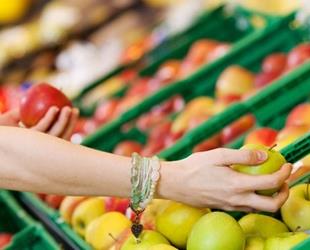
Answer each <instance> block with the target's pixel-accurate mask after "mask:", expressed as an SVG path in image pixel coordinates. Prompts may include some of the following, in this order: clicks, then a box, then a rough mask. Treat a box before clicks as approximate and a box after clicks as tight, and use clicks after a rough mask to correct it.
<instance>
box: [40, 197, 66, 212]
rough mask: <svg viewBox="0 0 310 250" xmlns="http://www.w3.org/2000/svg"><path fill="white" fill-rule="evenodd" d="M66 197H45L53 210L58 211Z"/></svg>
mask: <svg viewBox="0 0 310 250" xmlns="http://www.w3.org/2000/svg"><path fill="white" fill-rule="evenodd" d="M64 198H65V197H64V196H62V195H53V194H48V195H46V197H45V202H46V203H47V204H48V205H49V206H50V207H52V208H55V209H58V208H59V207H60V204H61V202H62V201H63V199H64Z"/></svg>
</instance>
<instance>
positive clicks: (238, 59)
mask: <svg viewBox="0 0 310 250" xmlns="http://www.w3.org/2000/svg"><path fill="white" fill-rule="evenodd" d="M309 27H310V4H309V1H307V0H295V1H290V0H118V1H112V0H89V1H83V0H74V1H73V0H0V83H1V85H0V113H1V114H3V113H5V112H7V111H10V110H12V109H15V108H20V110H21V121H22V123H23V125H24V126H26V127H31V126H33V125H35V124H36V123H37V122H38V120H39V119H40V118H41V117H42V116H43V115H44V114H45V112H46V110H48V108H49V107H50V106H52V105H56V106H58V107H59V108H61V107H64V106H74V107H77V108H79V109H80V113H81V116H80V118H79V120H78V123H77V125H76V127H75V128H74V132H73V134H72V136H71V137H70V141H71V142H72V143H76V144H82V145H86V146H89V147H93V148H95V149H99V150H106V151H110V152H112V153H115V154H118V155H122V156H127V157H130V156H131V155H132V153H134V152H138V153H140V154H141V155H143V156H153V155H155V154H159V156H160V157H162V158H167V159H173V160H175V159H179V158H183V157H186V156H187V155H188V154H191V153H196V152H203V151H207V150H212V149H215V148H218V147H230V148H241V147H244V148H250V149H261V150H264V151H266V152H267V153H268V155H269V159H268V161H267V162H265V163H264V164H261V165H258V166H255V167H249V166H243V165H234V166H232V168H233V169H234V170H235V171H239V172H242V173H244V174H250V175H262V174H271V173H273V172H275V171H277V170H278V169H279V168H280V167H281V165H282V164H283V163H284V162H286V161H292V163H293V164H294V169H293V172H292V174H291V176H290V177H289V179H288V183H289V184H290V196H289V198H288V200H287V202H286V203H285V204H284V205H283V206H282V208H281V209H280V211H275V212H274V213H270V214H265V213H261V212H259V211H256V212H253V213H241V212H239V211H233V212H232V211H230V212H228V211H217V210H213V209H212V210H211V209H209V208H194V207H191V206H188V205H186V204H181V203H178V202H174V201H170V200H159V199H155V200H153V201H152V202H151V203H150V204H149V205H148V206H147V208H146V210H145V211H144V212H143V213H142V215H141V222H142V224H143V226H144V229H145V230H144V231H143V233H142V235H141V243H139V244H137V242H136V240H135V239H134V237H133V235H132V232H131V230H130V226H131V219H133V216H134V215H133V212H132V210H131V209H130V208H129V207H130V206H129V203H130V200H129V199H128V198H124V197H103V196H102V197H82V196H76V197H73V196H60V195H57V194H53V195H52V194H43V193H39V194H31V193H19V192H9V191H5V190H0V208H1V209H0V249H51V250H56V249H85V250H89V249H98V250H99V249H100V250H173V249H181V250H185V249H188V250H206V249H211V250H213V249H214V250H224V249H225V250H230V249H231V250H254V249H255V250H275V249H277V250H286V249H287V250H289V249H294V250H308V249H310V238H309V232H310V217H309V216H310V134H309V133H310V62H309V59H310V33H309V32H310V31H309V30H310V29H309ZM34 153H35V152H34ZM72 168H73V171H74V166H72ZM172 178H173V177H172ZM90 181H91V180H90ZM278 188H279V187H277V188H275V189H272V190H263V191H258V193H259V194H261V195H265V196H271V195H273V194H274V193H276V192H277V191H278ZM267 198H268V197H266V199H267ZM294 247H295V248H294Z"/></svg>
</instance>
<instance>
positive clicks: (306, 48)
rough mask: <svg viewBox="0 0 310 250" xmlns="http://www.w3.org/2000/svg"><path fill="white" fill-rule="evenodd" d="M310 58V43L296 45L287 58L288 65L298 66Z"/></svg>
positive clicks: (290, 66)
mask: <svg viewBox="0 0 310 250" xmlns="http://www.w3.org/2000/svg"><path fill="white" fill-rule="evenodd" d="M309 58H310V43H303V44H300V45H298V46H297V47H295V48H294V49H293V50H292V51H291V52H290V53H289V54H288V58H287V67H288V68H289V69H293V68H296V67H297V66H299V65H300V64H303V63H304V62H305V61H307V60H308V59H309Z"/></svg>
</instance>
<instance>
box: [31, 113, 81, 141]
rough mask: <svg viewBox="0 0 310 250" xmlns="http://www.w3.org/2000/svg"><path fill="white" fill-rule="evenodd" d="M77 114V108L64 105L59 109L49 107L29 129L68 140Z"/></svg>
mask: <svg viewBox="0 0 310 250" xmlns="http://www.w3.org/2000/svg"><path fill="white" fill-rule="evenodd" d="M78 116H79V110H78V109H76V108H70V107H64V108H62V109H61V110H59V108H57V107H51V108H50V109H49V110H48V111H47V112H46V114H45V116H44V117H43V118H42V119H41V120H40V121H39V122H38V123H37V124H36V125H35V126H33V127H31V128H30V129H32V130H36V131H39V132H43V133H47V134H49V135H52V136H56V137H60V138H63V139H65V140H68V139H70V136H71V135H72V132H73V129H74V127H75V124H76V122H77V120H78Z"/></svg>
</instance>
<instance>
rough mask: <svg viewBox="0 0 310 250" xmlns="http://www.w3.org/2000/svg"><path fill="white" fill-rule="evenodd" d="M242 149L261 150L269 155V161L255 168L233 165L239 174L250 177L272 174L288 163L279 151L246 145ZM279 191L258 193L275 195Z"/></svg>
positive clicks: (272, 190)
mask: <svg viewBox="0 0 310 250" xmlns="http://www.w3.org/2000/svg"><path fill="white" fill-rule="evenodd" d="M241 149H250V150H261V151H265V152H267V154H268V160H266V161H265V162H264V163H262V164H259V165H254V166H246V165H240V164H238V165H233V166H232V168H233V169H235V170H236V171H238V172H241V173H245V174H250V175H264V174H272V173H274V172H276V171H278V170H279V169H280V168H281V167H282V165H283V164H285V163H286V160H285V158H284V157H283V155H281V154H280V153H279V152H278V151H276V150H273V149H270V148H267V147H265V146H263V145H259V144H257V145H256V144H246V145H244V146H243V147H242V148H241ZM277 190H278V189H271V190H260V191H257V193H258V194H262V195H270V196H271V195H273V194H274V193H275V192H277Z"/></svg>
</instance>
